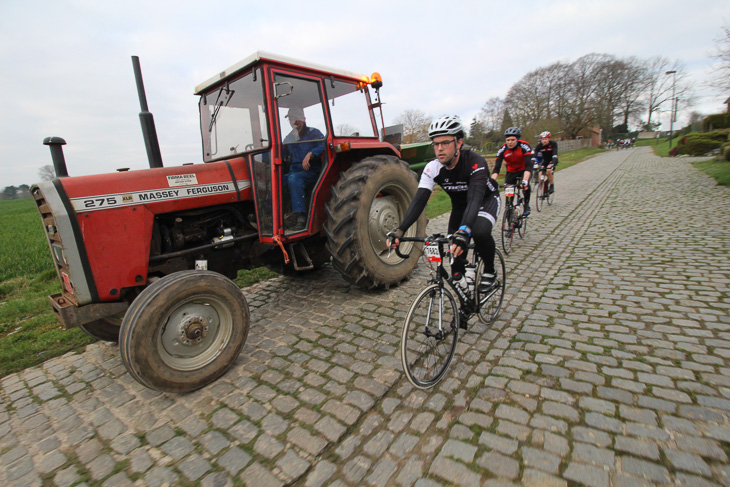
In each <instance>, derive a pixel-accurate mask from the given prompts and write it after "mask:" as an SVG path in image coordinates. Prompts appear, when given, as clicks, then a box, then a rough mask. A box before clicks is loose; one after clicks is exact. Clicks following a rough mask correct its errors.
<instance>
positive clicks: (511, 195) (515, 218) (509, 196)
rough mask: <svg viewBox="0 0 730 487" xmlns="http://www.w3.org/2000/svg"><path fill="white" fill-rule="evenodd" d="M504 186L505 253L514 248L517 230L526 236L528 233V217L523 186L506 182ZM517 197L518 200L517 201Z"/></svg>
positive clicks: (503, 221) (520, 234)
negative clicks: (513, 242) (513, 243)
mask: <svg viewBox="0 0 730 487" xmlns="http://www.w3.org/2000/svg"><path fill="white" fill-rule="evenodd" d="M502 187H503V188H504V215H503V216H502V248H503V249H504V253H505V254H509V253H510V251H511V250H512V241H513V240H514V237H515V231H516V232H517V234H518V235H519V236H520V238H524V237H525V235H527V219H528V216H527V215H525V211H524V205H523V203H524V198H523V197H522V187H521V186H519V185H514V184H505V185H503V186H502ZM515 198H517V202H515Z"/></svg>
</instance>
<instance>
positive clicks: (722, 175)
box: [692, 157, 730, 187]
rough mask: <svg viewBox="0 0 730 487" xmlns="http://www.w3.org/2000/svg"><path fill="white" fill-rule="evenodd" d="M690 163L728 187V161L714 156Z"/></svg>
mask: <svg viewBox="0 0 730 487" xmlns="http://www.w3.org/2000/svg"><path fill="white" fill-rule="evenodd" d="M692 165H693V166H694V167H696V168H697V169H699V170H700V171H703V172H705V173H707V174H709V175H710V176H712V177H713V178H715V181H717V184H719V185H721V186H727V187H730V161H726V160H725V159H723V158H722V157H716V158H714V159H710V160H709V161H700V162H693V163H692Z"/></svg>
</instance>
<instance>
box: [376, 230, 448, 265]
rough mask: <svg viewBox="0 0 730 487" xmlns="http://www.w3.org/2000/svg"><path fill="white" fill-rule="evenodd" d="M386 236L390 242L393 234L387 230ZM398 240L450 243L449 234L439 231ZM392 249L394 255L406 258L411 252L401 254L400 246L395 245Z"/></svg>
mask: <svg viewBox="0 0 730 487" xmlns="http://www.w3.org/2000/svg"><path fill="white" fill-rule="evenodd" d="M386 237H388V239H390V240H391V242H392V241H394V239H395V235H394V234H393V232H389V233H388V234H387V235H386ZM398 240H399V241H401V242H436V243H440V244H448V243H451V240H450V239H449V235H442V234H440V233H434V234H433V235H431V236H429V237H401V238H399V239H398ZM392 250H395V255H397V256H398V257H400V258H401V259H407V258H409V257H410V256H411V254H402V253H401V251H400V246H396V247H395V249H392Z"/></svg>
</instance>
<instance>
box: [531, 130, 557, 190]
mask: <svg viewBox="0 0 730 487" xmlns="http://www.w3.org/2000/svg"><path fill="white" fill-rule="evenodd" d="M551 135H552V134H551V133H550V132H548V131H547V130H546V131H545V132H542V133H541V134H540V142H539V143H538V144H537V147H535V151H534V152H535V157H533V158H532V162H533V164H534V162H535V160H536V157H537V156H538V155H542V163H541V167H540V170H541V171H545V172H546V173H547V177H548V182H549V183H550V187H549V189H548V192H549V193H554V192H555V189H554V188H555V186H554V185H553V181H554V179H553V177H554V176H553V172H554V171H555V167H556V166H557V165H558V143H557V142H555V141H554V140H550V137H551Z"/></svg>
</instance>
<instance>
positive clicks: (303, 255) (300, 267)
mask: <svg viewBox="0 0 730 487" xmlns="http://www.w3.org/2000/svg"><path fill="white" fill-rule="evenodd" d="M289 255H291V259H292V264H293V265H294V270H297V271H309V270H312V269H314V264H313V263H312V259H311V258H310V257H309V253H308V252H307V249H306V247H304V245H302V244H301V243H297V242H295V243H292V244H289Z"/></svg>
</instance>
